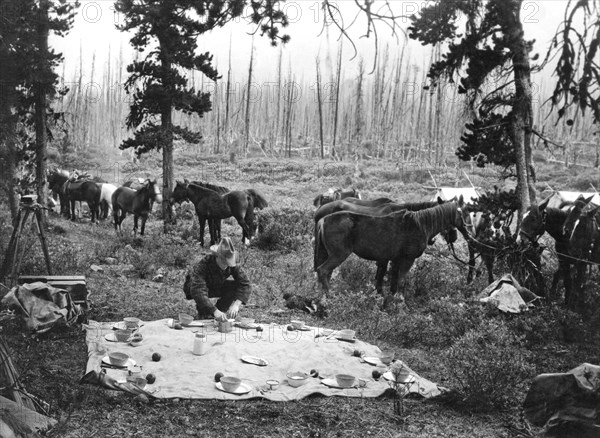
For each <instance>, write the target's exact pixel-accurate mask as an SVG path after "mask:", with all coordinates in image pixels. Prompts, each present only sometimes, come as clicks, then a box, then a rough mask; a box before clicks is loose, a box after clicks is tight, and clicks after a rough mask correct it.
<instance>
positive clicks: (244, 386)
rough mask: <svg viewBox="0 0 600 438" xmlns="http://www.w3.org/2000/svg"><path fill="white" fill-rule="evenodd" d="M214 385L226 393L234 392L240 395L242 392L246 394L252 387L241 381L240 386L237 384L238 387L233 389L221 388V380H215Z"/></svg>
mask: <svg viewBox="0 0 600 438" xmlns="http://www.w3.org/2000/svg"><path fill="white" fill-rule="evenodd" d="M215 386H216V387H217V389H218V390H219V391H223V392H226V393H227V394H236V395H242V394H248V393H249V392H250V391H252V387H251V386H250V385H248V384H246V383H243V382H242V383H241V384H240V386H238V388H237V389H236V390H235V391H233V392H230V391H226V390H225V388H223V385H221V382H217V383H216V384H215Z"/></svg>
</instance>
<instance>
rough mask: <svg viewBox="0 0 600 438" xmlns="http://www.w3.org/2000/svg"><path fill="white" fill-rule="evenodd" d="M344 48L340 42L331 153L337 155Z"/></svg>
mask: <svg viewBox="0 0 600 438" xmlns="http://www.w3.org/2000/svg"><path fill="white" fill-rule="evenodd" d="M342 49H343V45H342V44H341V43H340V48H339V52H338V62H337V73H336V78H335V103H334V105H335V108H334V114H333V139H332V144H331V155H332V156H335V154H336V150H335V140H336V137H337V128H338V110H339V107H340V82H341V80H342Z"/></svg>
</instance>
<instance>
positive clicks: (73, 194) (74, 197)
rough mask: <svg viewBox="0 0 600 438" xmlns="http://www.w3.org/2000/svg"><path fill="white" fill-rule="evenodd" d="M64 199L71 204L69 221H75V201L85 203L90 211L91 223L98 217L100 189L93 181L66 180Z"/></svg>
mask: <svg viewBox="0 0 600 438" xmlns="http://www.w3.org/2000/svg"><path fill="white" fill-rule="evenodd" d="M63 193H64V195H65V199H67V200H68V201H69V203H70V204H71V220H75V201H85V202H87V204H88V207H89V209H90V214H91V216H92V223H94V222H96V221H97V220H98V218H99V216H100V193H101V189H100V187H98V184H96V183H95V182H94V181H75V182H71V181H70V180H68V181H67V182H66V183H64V185H63Z"/></svg>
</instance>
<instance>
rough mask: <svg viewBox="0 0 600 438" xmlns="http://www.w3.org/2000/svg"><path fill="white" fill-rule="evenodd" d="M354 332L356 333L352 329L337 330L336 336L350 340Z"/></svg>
mask: <svg viewBox="0 0 600 438" xmlns="http://www.w3.org/2000/svg"><path fill="white" fill-rule="evenodd" d="M355 334H356V332H355V331H354V330H350V329H343V330H340V331H339V332H338V337H340V338H342V339H348V340H350V339H354V335H355Z"/></svg>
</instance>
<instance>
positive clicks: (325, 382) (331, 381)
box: [321, 379, 356, 389]
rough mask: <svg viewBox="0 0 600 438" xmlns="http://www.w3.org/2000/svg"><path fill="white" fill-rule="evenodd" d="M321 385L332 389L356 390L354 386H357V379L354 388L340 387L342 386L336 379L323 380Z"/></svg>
mask: <svg viewBox="0 0 600 438" xmlns="http://www.w3.org/2000/svg"><path fill="white" fill-rule="evenodd" d="M321 383H322V384H323V385H325V386H329V387H330V388H337V389H349V388H354V386H355V385H356V379H355V380H354V383H355V384H354V385H352V386H340V385H338V382H337V380H335V379H323V380H321Z"/></svg>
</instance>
